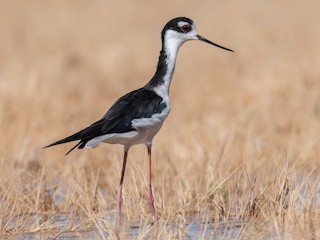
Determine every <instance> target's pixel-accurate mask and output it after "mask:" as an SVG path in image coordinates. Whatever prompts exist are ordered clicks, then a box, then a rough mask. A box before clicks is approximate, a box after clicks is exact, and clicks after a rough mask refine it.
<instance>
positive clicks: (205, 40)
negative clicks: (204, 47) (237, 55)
mask: <svg viewBox="0 0 320 240" xmlns="http://www.w3.org/2000/svg"><path fill="white" fill-rule="evenodd" d="M197 38H198V39H199V40H200V41H203V42H206V43H209V44H211V45H213V46H216V47H218V48H222V49H224V50H227V51H230V52H234V51H233V50H231V49H229V48H225V47H222V46H220V45H218V44H216V43H213V42H211V41H209V40H208V39H206V38H204V37H201V36H200V35H199V34H198V35H197Z"/></svg>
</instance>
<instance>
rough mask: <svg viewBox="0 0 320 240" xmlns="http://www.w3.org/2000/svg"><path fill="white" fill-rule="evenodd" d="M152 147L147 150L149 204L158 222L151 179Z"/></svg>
mask: <svg viewBox="0 0 320 240" xmlns="http://www.w3.org/2000/svg"><path fill="white" fill-rule="evenodd" d="M151 147H152V144H148V145H147V148H148V190H149V195H148V198H149V203H150V207H151V212H152V216H153V217H154V219H155V220H157V213H156V210H155V207H154V197H153V193H152V179H151Z"/></svg>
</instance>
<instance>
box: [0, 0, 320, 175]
mask: <svg viewBox="0 0 320 240" xmlns="http://www.w3.org/2000/svg"><path fill="white" fill-rule="evenodd" d="M0 3H1V7H0V16H1V21H0V126H1V137H0V156H1V158H2V161H3V162H7V160H8V159H9V160H10V161H11V160H12V159H14V161H13V162H15V164H17V163H19V164H21V166H24V165H25V164H27V163H28V162H29V161H31V162H32V161H35V159H37V161H38V160H39V161H44V162H46V163H47V164H49V165H50V162H52V164H53V165H55V163H56V161H57V160H58V159H60V160H63V161H61V162H63V163H64V164H66V161H65V159H64V157H63V153H65V152H66V151H67V149H68V148H70V147H71V146H70V145H67V146H61V147H57V148H55V149H50V150H47V151H46V153H45V154H44V153H43V152H42V151H41V147H42V146H44V145H46V144H49V143H51V142H52V141H55V140H58V139H60V138H62V137H64V136H67V135H69V134H71V133H74V132H75V131H78V130H80V129H82V128H83V127H85V126H87V125H88V124H90V123H92V122H93V121H95V120H97V119H99V118H100V117H101V116H103V114H104V113H105V112H106V110H107V109H108V108H109V107H110V106H111V104H112V103H113V102H114V101H115V100H116V99H117V98H118V97H120V96H122V95H123V94H125V93H126V92H128V91H131V90H133V89H136V88H139V87H141V86H143V85H144V84H145V83H146V82H147V81H148V80H149V79H150V78H151V77H152V75H153V73H154V71H155V67H156V64H157V60H158V54H159V51H160V47H161V42H160V32H161V30H162V28H163V26H164V25H165V23H166V22H167V21H168V20H170V19H171V18H174V17H177V16H186V17H189V18H192V19H193V20H194V21H195V23H196V25H197V29H198V33H199V34H200V35H202V36H204V37H206V38H208V39H210V40H212V41H214V42H216V43H218V44H221V45H223V46H225V47H228V48H231V49H233V50H234V51H235V53H229V52H226V51H223V50H221V49H218V48H214V47H211V46H209V45H206V44H204V43H201V42H187V43H186V44H185V45H184V46H183V47H182V48H181V51H180V52H179V56H178V60H177V65H176V72H175V75H174V79H173V83H172V85H171V86H172V87H171V96H172V110H171V113H170V115H169V117H168V119H167V121H166V123H165V124H164V127H163V129H162V131H160V133H159V135H158V136H157V137H156V139H155V149H156V150H155V151H156V152H157V154H158V158H166V159H167V158H172V159H175V158H179V159H182V163H183V161H185V162H190V161H192V160H195V159H213V162H214V164H217V165H219V164H220V163H219V161H218V159H219V157H218V156H220V155H219V154H220V153H221V152H220V150H219V149H220V148H221V146H222V145H223V144H225V143H226V142H227V141H230V142H231V144H230V145H228V146H229V148H228V146H227V148H228V149H227V150H228V152H229V153H230V156H229V157H228V155H225V159H224V161H227V162H228V161H229V163H230V164H231V165H232V164H233V163H234V162H236V161H238V162H239V161H240V162H243V161H248V159H251V160H254V161H253V162H252V167H253V168H254V166H256V167H259V166H261V165H263V166H265V165H268V164H267V163H268V159H269V160H270V159H277V160H279V159H286V158H291V159H298V158H299V159H301V167H304V168H305V167H307V168H308V166H309V165H310V164H311V165H312V166H310V167H313V166H315V165H319V161H311V160H316V159H318V157H319V147H318V146H319V143H320V137H319V128H320V125H319V120H320V105H319V104H320V68H319V66H320V48H319V46H318V45H319V42H320V30H319V22H320V17H319V11H318V9H319V7H320V4H319V2H318V1H315V0H306V1H299V0H290V1H288V0H270V1H261V0H260V1H256V0H235V1H224V0H216V1H209V0H204V1H181V0H177V1H158V2H151V1H143V0H139V1H127V0H124V1H108V0H92V1H86V0H68V1H64V0H54V1H53V0H48V1H39V0H29V1H22V0H20V1H19V0H1V2H0ZM227 139H228V140H227ZM230 139H231V140H230ZM99 149H100V150H97V151H96V152H95V153H93V152H92V151H81V152H80V151H78V152H76V153H74V155H71V157H70V158H77V157H79V158H80V156H83V157H82V158H83V159H85V158H87V157H88V156H90V157H91V158H92V159H99V158H102V160H105V158H110V159H113V157H114V154H116V156H118V157H119V158H121V157H120V156H121V154H122V153H121V148H118V147H115V146H107V145H105V146H104V148H102V149H101V148H99ZM141 149H143V148H141ZM227 150H226V151H227ZM110 151H111V153H112V154H111V155H110V156H109V157H108V156H107V157H106V153H107V152H110ZM142 151H144V149H143V150H142ZM79 152H80V153H79ZM143 153H144V152H143ZM138 156H139V157H141V156H144V155H141V156H140V154H139V155H138ZM168 156H171V157H168ZM280 156H281V157H280ZM284 156H286V157H284ZM82 158H81V159H82ZM262 159H266V160H265V161H263V160H262ZM102 160H101V161H102ZM256 160H260V161H258V162H260V163H259V164H258V163H257V161H256ZM83 161H85V160H83ZM92 161H97V160H92ZM110 161H111V160H110ZM11 162H12V161H11ZM80 162H81V161H80ZM163 162H165V161H163ZM11 164H13V163H11ZM19 164H18V165H19ZM195 164H196V161H195ZM257 164H258V165H257ZM215 166H216V165H215ZM193 167H194V165H191V167H190V170H191V169H192V168H193ZM212 171H213V170H212ZM116 172H117V171H116Z"/></svg>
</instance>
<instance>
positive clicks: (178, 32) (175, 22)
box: [161, 17, 233, 52]
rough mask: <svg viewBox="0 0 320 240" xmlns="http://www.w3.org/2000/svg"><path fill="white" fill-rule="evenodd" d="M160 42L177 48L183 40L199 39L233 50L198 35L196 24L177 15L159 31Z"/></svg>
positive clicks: (167, 46) (168, 46)
mask: <svg viewBox="0 0 320 240" xmlns="http://www.w3.org/2000/svg"><path fill="white" fill-rule="evenodd" d="M161 37H162V44H163V45H164V46H165V47H166V48H179V47H180V46H181V45H182V44H183V43H184V42H186V41H188V40H200V41H203V42H206V43H209V44H211V45H214V46H216V47H219V48H222V49H224V50H227V51H231V52H233V50H231V49H229V48H225V47H223V46H220V45H218V44H216V43H213V42H211V41H209V40H208V39H206V38H204V37H202V36H200V35H199V34H198V33H197V30H196V26H195V24H194V22H193V21H192V20H191V19H190V18H186V17H178V18H174V19H172V20H170V21H169V22H168V23H167V24H166V25H165V27H164V28H163V30H162V33H161Z"/></svg>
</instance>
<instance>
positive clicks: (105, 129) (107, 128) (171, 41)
mask: <svg viewBox="0 0 320 240" xmlns="http://www.w3.org/2000/svg"><path fill="white" fill-rule="evenodd" d="M161 40H162V49H161V51H160V56H159V61H158V65H157V70H156V73H155V74H154V76H153V77H152V78H151V80H150V81H149V82H148V83H147V84H146V85H145V86H143V87H142V88H139V89H137V90H134V91H132V92H129V93H128V94H126V95H124V96H123V97H121V98H119V99H118V100H117V101H116V102H115V103H114V104H113V105H112V106H111V108H110V109H109V110H108V111H107V113H106V114H105V115H104V116H103V117H102V118H101V119H100V120H98V121H97V122H95V123H93V124H91V125H90V126H89V127H87V128H85V129H83V130H81V131H79V132H77V133H75V134H73V135H71V136H69V137H66V138H64V139H62V140H59V141H57V142H54V143H52V144H50V145H48V146H46V147H45V148H47V147H51V146H54V145H58V144H62V143H67V142H72V141H77V140H80V141H79V142H78V143H77V144H76V145H75V146H74V147H73V148H72V149H71V150H70V151H69V152H68V153H67V154H69V153H70V152H71V151H72V150H73V149H75V148H76V147H78V148H79V149H82V148H93V147H96V146H98V145H99V144H100V143H101V142H106V143H111V144H121V145H123V146H124V155H123V164H122V170H121V177H120V186H119V191H118V195H117V209H118V219H117V226H120V224H121V205H122V184H123V178H124V174H125V169H126V163H127V156H128V151H129V149H130V147H132V146H133V145H136V144H140V143H142V144H145V145H146V146H147V150H148V198H149V203H150V207H151V212H152V215H153V217H154V218H155V219H156V218H157V217H156V209H155V207H154V197H153V193H152V185H151V147H152V140H153V137H154V136H155V135H156V134H157V133H158V131H159V130H160V128H161V126H162V124H163V122H164V120H165V119H166V117H167V116H168V114H169V112H170V96H169V89H170V83H171V79H172V76H173V72H174V68H175V63H176V57H177V53H178V50H179V48H180V46H181V45H182V44H183V43H184V42H186V41H188V40H200V41H203V42H206V43H209V44H211V45H214V46H216V47H219V48H222V49H224V50H228V51H231V52H233V51H232V50H231V49H228V48H225V47H222V46H220V45H218V44H216V43H213V42H211V41H209V40H207V39H205V38H204V37H202V36H200V35H198V33H197V31H196V26H195V24H194V23H193V21H192V20H191V19H189V18H186V17H178V18H174V19H172V20H170V21H169V22H168V23H167V24H166V25H165V27H164V28H163V30H162V32H161Z"/></svg>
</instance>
